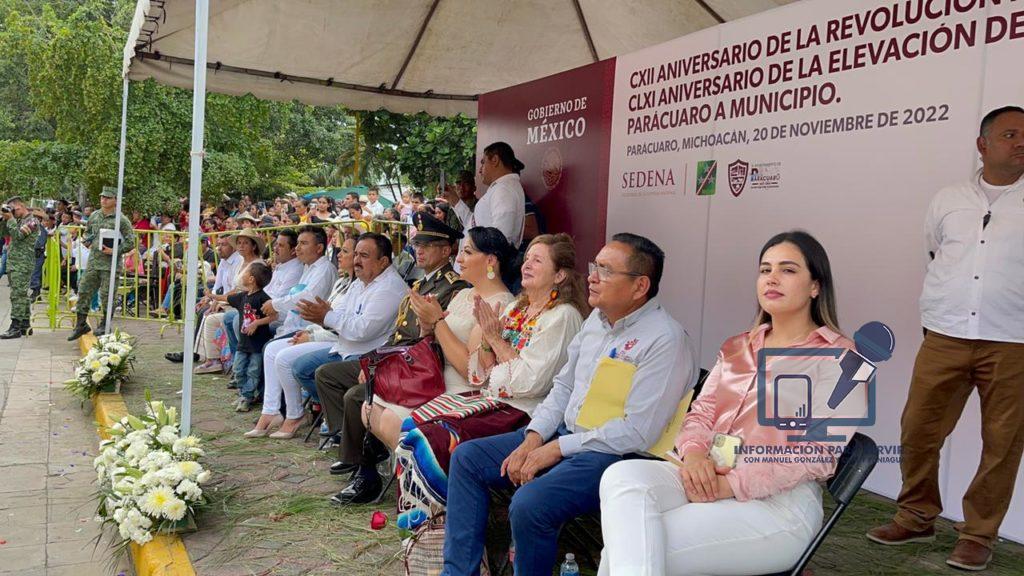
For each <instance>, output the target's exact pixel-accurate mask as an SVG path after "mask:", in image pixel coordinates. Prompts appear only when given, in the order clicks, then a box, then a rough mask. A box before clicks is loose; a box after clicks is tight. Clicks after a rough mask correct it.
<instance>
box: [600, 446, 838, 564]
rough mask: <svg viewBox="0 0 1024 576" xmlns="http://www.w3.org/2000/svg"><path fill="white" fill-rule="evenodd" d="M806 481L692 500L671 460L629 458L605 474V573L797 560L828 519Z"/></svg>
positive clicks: (814, 488)
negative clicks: (776, 489)
mask: <svg viewBox="0 0 1024 576" xmlns="http://www.w3.org/2000/svg"><path fill="white" fill-rule="evenodd" d="M822 514H823V513H822V508H821V488H820V487H819V486H818V484H817V483H815V482H805V483H803V484H800V485H798V486H797V487H795V488H793V489H792V490H789V491H786V492H783V493H781V494H776V495H775V496H770V497H768V498H764V499H761V500H748V501H746V502H739V501H737V500H735V499H733V498H729V499H725V500H718V501H716V502H708V503H703V504H702V503H690V502H689V501H688V500H687V499H686V494H685V492H684V491H683V483H682V480H681V479H680V477H679V469H678V468H677V467H676V466H675V465H674V464H671V463H668V462H660V461H652V460H625V461H622V462H618V463H616V464H613V465H612V466H611V467H610V468H608V469H607V470H606V471H605V473H604V475H603V476H602V478H601V532H602V534H603V535H604V550H602V552H601V568H600V571H599V572H598V575H599V576H663V575H666V576H667V575H684V574H685V575H686V576H698V575H706V576H726V575H750V574H765V573H770V572H780V571H783V570H787V569H789V568H792V567H793V565H794V564H796V561H797V560H798V559H799V558H800V555H801V554H802V553H803V551H804V549H805V548H806V547H807V545H808V544H809V543H810V541H811V540H812V539H813V538H814V535H815V534H817V532H818V529H819V528H820V527H821V522H822Z"/></svg>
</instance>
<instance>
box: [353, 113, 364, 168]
mask: <svg viewBox="0 0 1024 576" xmlns="http://www.w3.org/2000/svg"><path fill="white" fill-rule="evenodd" d="M362 123H363V122H362V119H361V116H360V115H359V113H358V112H356V149H355V152H356V154H355V162H354V163H353V164H354V168H353V171H354V172H355V173H354V174H353V175H352V176H353V178H352V182H353V183H354V184H355V185H356V186H358V185H359V129H360V126H361V124H362Z"/></svg>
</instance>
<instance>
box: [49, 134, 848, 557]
mask: <svg viewBox="0 0 1024 576" xmlns="http://www.w3.org/2000/svg"><path fill="white" fill-rule="evenodd" d="M523 169H524V166H523V165H522V163H521V162H519V161H518V160H517V159H516V158H515V155H514V153H513V152H512V149H511V148H510V147H509V146H508V145H507V144H503V143H496V144H494V145H491V146H489V147H487V148H486V149H485V151H484V156H483V158H482V159H481V165H480V175H481V177H482V181H483V183H484V184H485V185H487V186H488V188H487V190H486V191H485V193H484V194H480V195H479V198H478V195H477V194H475V192H474V187H473V184H472V183H473V177H472V174H468V176H467V175H465V174H464V175H463V176H462V177H460V179H459V182H458V184H457V185H455V186H452V187H450V188H446V189H444V190H439V191H438V192H439V199H437V200H435V201H430V202H428V201H426V200H425V199H424V197H423V196H422V195H421V194H419V193H409V194H403V195H402V199H401V200H400V201H399V202H398V203H396V204H395V205H394V206H393V207H389V208H385V207H384V206H383V204H382V203H381V202H380V201H379V197H378V195H377V193H376V191H375V190H372V189H371V190H370V193H369V194H367V198H365V199H363V198H359V197H358V196H356V195H354V194H353V195H350V196H348V197H346V198H345V199H343V200H342V201H340V202H335V201H334V200H332V199H331V198H328V197H326V196H321V197H318V198H315V199H311V200H307V199H304V198H297V197H292V198H278V199H276V200H275V201H274V202H271V203H257V202H252V201H251V200H250V199H248V198H246V197H243V198H241V199H239V200H238V201H237V202H226V203H225V204H224V205H220V206H216V207H213V206H211V207H208V208H207V209H205V210H204V211H203V216H202V218H203V219H202V222H201V228H202V230H203V231H204V233H205V235H204V244H203V247H202V251H201V255H202V258H201V260H202V262H203V264H202V267H203V270H202V272H203V274H202V280H203V282H202V294H201V297H200V298H199V299H198V301H196V302H191V303H187V304H186V303H183V302H182V300H183V298H182V296H181V294H182V292H183V290H182V289H181V280H180V279H181V271H180V266H181V264H180V262H181V260H182V258H183V256H184V253H185V249H186V243H185V242H184V241H183V237H182V236H181V232H180V231H182V230H185V229H186V228H187V226H188V212H187V211H186V210H185V205H184V203H183V205H182V210H181V211H180V212H179V213H177V214H160V215H157V216H155V217H152V218H146V217H144V216H143V215H141V214H139V213H134V214H132V217H131V218H132V222H133V224H134V227H135V229H136V231H137V232H144V231H147V230H148V231H150V232H148V233H143V234H142V238H140V241H139V247H138V250H137V251H135V252H133V255H130V256H128V257H127V258H126V261H125V264H126V269H127V271H128V273H129V275H135V276H136V277H138V276H145V277H146V278H147V280H148V282H147V287H146V289H145V291H143V292H137V293H136V294H135V296H136V297H137V298H146V299H147V300H149V301H151V302H154V303H155V302H156V301H157V300H159V307H158V308H156V309H155V310H154V315H165V314H180V311H181V310H180V309H181V307H183V306H185V305H191V306H194V307H195V310H196V312H197V318H198V319H199V320H198V322H197V326H196V340H195V341H196V346H195V348H194V350H190V351H182V352H177V353H169V354H167V356H166V357H167V359H168V360H169V361H172V362H182V361H183V360H184V359H185V357H186V354H191V355H192V357H193V363H194V364H195V371H196V373H198V374H213V373H228V374H230V379H229V387H232V388H235V389H237V391H238V396H237V399H236V401H235V403H234V410H236V411H238V412H249V411H251V410H253V409H254V408H255V407H257V406H259V407H260V415H259V418H258V419H257V420H255V423H254V425H253V428H252V429H251V430H248V431H242V430H240V431H239V433H240V434H244V436H245V437H247V438H250V439H252V440H253V441H266V440H263V439H273V440H276V441H281V440H287V439H290V438H293V437H295V436H296V435H297V434H299V433H300V430H301V428H302V426H303V423H304V422H305V421H306V419H307V418H308V417H310V416H314V415H316V416H318V419H320V420H322V425H321V434H322V435H323V437H324V438H325V439H327V445H328V446H335V447H337V450H338V458H337V461H336V462H335V463H334V464H333V465H331V467H330V470H329V473H330V474H332V475H337V476H343V477H344V476H347V478H348V480H347V482H346V483H345V486H344V487H342V488H341V490H340V491H339V492H338V493H337V494H335V495H334V496H332V497H331V500H332V502H334V503H335V504H337V505H341V506H347V505H351V504H359V503H367V502H372V501H375V500H377V499H379V498H380V497H381V496H382V494H383V492H384V490H385V489H386V488H385V487H384V483H383V478H381V475H380V472H379V468H378V464H379V463H381V462H383V461H386V460H387V459H388V458H389V456H391V455H392V454H393V455H394V458H395V462H396V466H395V468H394V471H393V472H394V475H395V477H396V478H397V479H398V486H399V511H400V515H399V518H398V522H397V524H398V526H399V527H400V528H402V529H405V530H409V531H412V532H417V531H422V530H429V529H433V527H434V525H435V523H434V522H432V520H434V519H436V518H438V517H439V516H441V515H446V516H447V522H446V523H445V524H444V528H443V529H444V530H445V534H444V549H443V558H444V571H443V572H442V573H443V574H452V575H454V574H475V573H478V571H479V569H480V565H481V562H482V559H483V553H484V550H483V547H484V539H485V538H484V535H485V531H486V528H487V524H488V521H489V518H490V513H489V505H490V504H489V502H490V494H491V491H492V490H514V495H513V496H512V497H511V506H510V508H509V522H510V524H511V533H512V538H513V541H514V543H515V546H516V555H515V559H514V563H515V571H516V573H522V574H541V573H550V572H551V568H552V566H553V565H554V564H555V563H556V561H557V558H556V556H557V541H558V534H559V532H560V531H561V529H562V527H563V525H565V523H566V522H567V521H569V520H571V519H572V518H574V517H576V516H578V515H581V514H586V513H590V512H596V511H598V510H599V509H602V510H604V512H605V513H604V515H603V520H604V522H605V526H604V533H605V535H606V538H607V541H606V548H605V550H604V553H603V557H602V562H601V570H602V574H604V573H609V570H613V571H614V572H615V573H617V574H618V573H622V574H626V573H646V572H641V571H640V570H641V569H640V567H641V566H642V565H649V564H650V563H651V562H654V563H655V565H662V564H664V562H665V561H666V557H667V558H668V561H670V562H673V563H674V565H675V564H678V565H686V566H689V567H693V569H694V570H697V571H700V572H701V573H705V572H707V573H716V570H717V569H718V568H720V566H719V565H717V564H715V562H721V561H722V560H721V558H723V557H724V556H725V554H724V550H723V551H722V553H721V554H716V555H714V558H710V557H704V556H706V555H702V554H700V553H697V552H696V548H697V547H699V546H701V545H703V544H705V542H703V540H702V539H701V538H700V537H699V534H698V532H699V531H710V532H715V531H716V530H717V531H718V532H723V531H725V532H727V531H730V530H734V527H735V526H737V525H743V526H745V527H746V532H745V533H744V537H747V538H749V539H750V540H751V541H756V542H758V543H759V547H758V548H757V550H758V551H759V552H758V553H757V554H755V555H753V556H751V559H752V560H751V562H753V564H752V565H756V567H757V568H758V570H760V571H762V572H771V571H774V570H781V569H784V568H786V567H787V566H788V565H791V564H792V562H793V561H795V558H796V557H797V556H798V555H799V553H800V551H801V550H802V549H803V546H805V545H806V543H807V542H809V541H810V539H811V538H812V537H813V535H814V533H815V532H816V529H817V526H820V524H821V520H822V512H821V489H820V486H819V484H818V482H819V481H820V480H823V479H824V478H827V477H828V476H829V475H830V474H831V473H832V472H833V471H834V469H835V465H836V459H835V458H833V459H832V460H831V461H828V462H822V463H818V464H815V465H804V464H791V465H778V466H776V467H774V468H772V469H771V470H768V469H766V468H764V467H758V466H756V465H753V464H751V465H744V466H739V467H736V466H735V465H731V466H730V465H725V464H722V463H720V462H715V461H713V460H712V458H711V456H710V455H709V450H711V448H712V446H711V441H712V438H713V437H714V436H716V435H726V436H728V435H744V434H745V435H747V436H748V437H749V438H750V439H753V440H755V441H757V442H759V443H762V444H772V443H785V442H786V439H785V432H784V431H781V430H774V429H766V428H762V429H758V430H756V431H755V432H752V430H754V428H753V427H752V426H753V425H752V424H751V422H749V419H750V417H751V416H750V414H752V412H750V410H749V407H750V406H751V405H753V404H752V403H753V402H755V401H756V394H757V392H756V390H754V389H753V388H751V387H749V386H747V383H749V382H750V381H751V380H752V378H753V376H754V372H755V370H756V362H750V361H745V360H749V359H750V358H756V357H757V354H758V351H759V350H760V349H761V348H763V347H766V346H767V347H782V346H803V347H808V346H811V347H826V346H832V347H835V346H841V347H844V348H852V347H853V343H852V342H850V341H849V340H847V339H846V338H844V337H842V336H841V334H840V332H839V329H838V326H837V325H836V322H835V318H836V311H835V295H834V288H833V284H832V277H831V272H830V270H829V264H828V258H827V255H826V254H825V251H824V249H823V248H822V247H821V245H820V244H818V242H817V241H816V240H815V239H814V238H812V237H810V236H809V235H807V234H805V233H802V232H795V233H787V234H781V235H779V236H776V237H775V238H772V239H771V240H770V241H769V242H768V243H767V244H766V245H765V247H764V249H763V250H762V252H761V254H760V258H759V259H758V262H759V272H760V273H759V274H758V275H757V293H758V304H759V306H760V308H759V314H758V321H757V326H756V327H755V328H754V329H753V330H751V329H749V327H747V329H745V330H743V332H742V333H740V334H739V335H737V336H736V337H735V338H733V339H730V340H729V341H727V342H726V344H725V345H724V346H723V348H722V352H721V353H720V354H719V360H718V363H717V364H716V366H715V367H714V368H713V369H712V370H711V373H710V376H709V377H708V379H707V382H706V384H705V393H704V394H702V395H701V396H700V397H699V398H698V399H697V400H696V402H695V403H694V405H693V412H692V414H693V417H691V418H688V419H687V420H686V425H685V426H684V427H683V428H682V430H677V431H670V432H678V438H676V440H675V442H674V444H675V447H676V448H675V449H676V451H677V456H679V457H680V458H681V462H677V463H676V464H672V463H668V462H663V461H657V462H653V461H651V460H636V459H635V458H637V457H639V456H641V455H644V457H646V458H650V457H651V455H650V454H646V455H645V453H646V452H647V451H648V450H650V449H651V447H652V446H653V445H654V444H655V442H656V441H658V440H659V437H660V436H661V435H662V434H663V433H664V432H665V430H666V429H667V427H668V424H669V422H670V421H672V420H673V418H674V417H675V415H676V411H677V410H680V409H685V407H682V408H681V406H682V405H681V402H682V400H683V398H684V396H685V395H686V394H687V393H688V392H689V391H691V390H692V389H693V388H694V387H695V386H696V384H697V382H698V372H699V367H698V365H697V354H696V346H695V342H694V340H693V339H692V338H691V337H690V335H689V334H687V332H686V331H685V330H684V329H683V327H682V326H681V325H680V324H679V323H678V322H676V320H674V319H673V318H672V317H671V316H670V315H669V313H668V312H667V311H666V310H665V309H664V308H663V307H662V305H661V303H660V302H659V299H658V292H659V286H660V282H661V277H662V273H663V268H664V259H665V255H664V252H663V251H662V250H661V248H659V247H658V246H657V245H655V244H654V243H653V242H651V241H650V240H649V239H647V238H644V237H641V236H637V235H634V234H625V233H624V234H616V235H614V236H613V237H612V238H611V240H610V241H609V242H608V243H607V244H606V245H605V246H604V248H603V249H602V250H601V251H600V253H598V254H597V256H596V258H595V260H594V261H593V262H591V263H590V265H589V270H588V272H589V273H588V274H586V275H584V274H582V273H581V272H580V271H578V270H577V269H576V250H575V245H574V241H573V239H572V237H571V236H569V235H567V234H537V233H536V230H531V227H535V226H536V222H535V221H533V222H532V223H531V219H530V218H529V217H528V216H529V214H530V209H529V207H528V206H527V204H526V201H525V195H524V194H523V189H522V185H521V183H520V181H519V173H520V171H522V170H523ZM48 216H49V218H48V219H47V220H46V222H45V223H46V226H45V227H44V232H43V233H42V234H58V235H60V237H61V246H62V257H63V258H65V259H69V262H68V265H67V269H68V270H71V271H73V270H75V269H80V268H81V266H84V265H87V263H85V262H83V261H81V260H80V257H81V254H80V253H79V252H78V251H77V246H76V241H77V240H76V238H75V234H74V229H73V227H72V225H73V224H75V223H77V222H80V221H81V218H82V217H84V216H85V213H84V210H83V211H79V210H76V209H75V207H74V206H71V205H69V204H67V203H58V206H55V207H54V209H53V214H50V215H48ZM375 220H376V221H377V222H380V223H386V224H393V225H397V226H398V227H399V230H398V233H397V235H396V234H387V233H381V232H382V231H385V232H386V231H387V230H386V229H384V228H381V227H379V226H374V221H375ZM58 221H59V222H62V223H64V224H66V225H67V226H66V227H65V228H66V229H61V228H60V226H59V225H57V222H58ZM268 228H269V229H271V230H265V229H268ZM42 234H41V237H42ZM396 239H399V242H401V241H402V240H406V239H407V240H408V242H409V245H410V246H411V248H407V249H400V248H399V247H398V246H397V245H396V242H395V240H396ZM403 257H405V258H406V259H407V260H409V262H408V263H407V265H405V266H403V265H402V259H403ZM132 258H134V260H133V259H132ZM68 281H69V282H73V281H72V279H71V278H69V279H68ZM423 338H430V339H433V341H434V342H435V343H436V345H437V347H438V348H439V349H440V350H441V352H442V354H441V355H439V356H438V361H439V363H440V365H441V368H440V372H439V373H438V374H437V376H438V377H440V378H441V380H442V382H443V389H441V390H435V391H433V392H432V393H431V395H430V396H429V397H426V398H425V397H423V395H422V393H423V391H422V390H413V389H412V388H407V386H411V384H409V383H407V382H390V383H389V382H386V381H383V380H380V381H378V379H377V378H376V377H375V376H372V375H371V374H368V373H367V371H366V370H364V362H362V361H361V360H365V359H366V358H367V355H368V354H370V355H372V354H374V353H376V352H381V351H386V350H388V349H393V348H394V347H406V348H408V347H412V346H415V345H417V344H418V343H419V342H422V339H423ZM431 353H432V352H431ZM744 359H745V360H744ZM622 378H626V379H627V380H628V386H627V393H626V394H625V399H624V400H623V401H622V404H621V406H620V407H619V409H620V412H621V413H620V414H618V415H616V416H613V417H607V418H604V419H598V420H595V419H594V418H595V417H594V416H593V415H592V414H590V413H589V410H588V409H587V408H586V405H587V402H588V399H590V398H591V396H592V395H593V394H603V393H604V392H600V390H601V389H602V387H604V386H606V385H609V382H612V381H614V380H615V379H622ZM211 384H212V383H211ZM595 389H597V390H599V392H596V393H594V392H593V391H594V390H595ZM414 392H415V393H414ZM737 413H739V414H740V415H739V416H738V417H737V416H735V415H736V414H737ZM728 414H732V415H733V416H732V418H731V419H730V418H725V417H723V415H728ZM826 452H827V453H829V454H837V452H836V451H835V450H830V449H826ZM653 456H655V457H658V456H662V457H663V456H664V455H659V454H654V455H653ZM677 466H678V468H677ZM606 469H607V470H608V473H607V474H605V470H606ZM602 477H604V480H602ZM656 491H668V492H670V493H671V494H672V495H673V496H672V498H671V499H663V498H662V497H660V496H659V497H657V498H654V500H655V502H654V503H652V502H651V501H650V500H651V498H652V496H651V494H653V493H655V492H656ZM658 493H659V494H660V493H661V492H658ZM690 503H694V504H702V505H705V506H703V507H702V506H690ZM712 507H713V510H714V513H713V514H712V513H711V512H710V510H712ZM647 509H651V510H654V512H651V513H643V512H641V511H643V510H647ZM670 511H671V513H672V514H674V515H675V516H677V517H683V516H685V517H687V518H690V517H692V521H691V520H688V521H686V522H683V521H681V520H680V521H678V522H676V521H673V522H674V523H673V524H672V525H673V526H676V525H678V526H679V532H678V533H673V534H672V535H671V538H668V537H666V536H659V537H658V538H655V539H654V540H652V541H651V542H649V543H648V544H649V546H645V547H644V548H643V549H642V550H637V549H636V546H634V545H632V544H631V541H632V535H633V534H634V533H635V532H636V531H637V530H638V528H639V527H640V526H647V528H646V529H645V530H646V531H647V532H650V533H651V534H652V535H657V534H661V533H662V532H664V530H665V528H664V527H662V518H661V516H660V515H661V514H664V515H665V517H666V518H668V514H669V512H670ZM793 518H797V520H798V521H792V519H793ZM748 520H749V521H748ZM666 521H667V520H666ZM654 524H656V525H657V526H654ZM659 527H660V528H659ZM689 529H693V530H697V531H698V532H694V531H693V530H689ZM687 530H689V531H687ZM691 532H693V533H692V534H691ZM691 536H693V537H691ZM651 538H654V536H652V537H651ZM666 539H667V540H668V542H669V544H668V545H669V547H670V549H669V550H668V551H666V550H665V546H666V544H665V542H664V541H666ZM659 543H660V544H659ZM658 546H660V547H658ZM649 550H653V551H654V552H653V553H654V555H655V556H654V557H651V554H649V553H648V551H649ZM680 551H682V552H680ZM680 557H685V558H683V559H680ZM663 571H664V570H661V571H658V570H655V572H656V573H661V572H663ZM652 573H653V572H652Z"/></svg>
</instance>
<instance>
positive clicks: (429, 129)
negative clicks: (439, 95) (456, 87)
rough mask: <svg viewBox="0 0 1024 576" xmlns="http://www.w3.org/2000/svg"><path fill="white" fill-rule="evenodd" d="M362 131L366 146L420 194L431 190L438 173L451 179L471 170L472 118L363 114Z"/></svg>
mask: <svg viewBox="0 0 1024 576" xmlns="http://www.w3.org/2000/svg"><path fill="white" fill-rule="evenodd" d="M362 128H363V132H364V135H365V138H366V141H367V146H368V147H373V148H374V149H375V154H377V155H380V156H382V157H386V158H388V159H389V160H390V161H391V162H393V163H394V164H396V165H397V167H398V168H399V170H401V173H402V175H403V176H405V177H407V178H408V179H409V181H410V182H411V183H412V184H413V185H414V186H416V187H418V188H421V189H423V190H429V189H432V188H433V185H434V184H436V183H437V182H438V179H439V178H440V171H441V170H444V171H445V173H446V174H448V175H449V179H451V177H453V176H454V175H455V174H457V173H458V172H459V171H460V170H466V169H470V170H472V169H473V158H474V155H475V153H476V121H475V120H473V119H472V118H467V117H465V116H461V115H459V116H455V117H453V118H436V117H432V116H429V115H427V114H414V115H410V114H394V113H391V112H387V111H385V110H379V111H377V112H373V113H365V114H364V120H363V125H362Z"/></svg>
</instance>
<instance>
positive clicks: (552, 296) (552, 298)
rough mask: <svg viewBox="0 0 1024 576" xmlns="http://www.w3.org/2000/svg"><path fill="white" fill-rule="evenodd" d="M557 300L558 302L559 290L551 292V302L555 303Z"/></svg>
mask: <svg viewBox="0 0 1024 576" xmlns="http://www.w3.org/2000/svg"><path fill="white" fill-rule="evenodd" d="M555 300H558V290H552V291H551V301H552V302H554V301H555Z"/></svg>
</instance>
